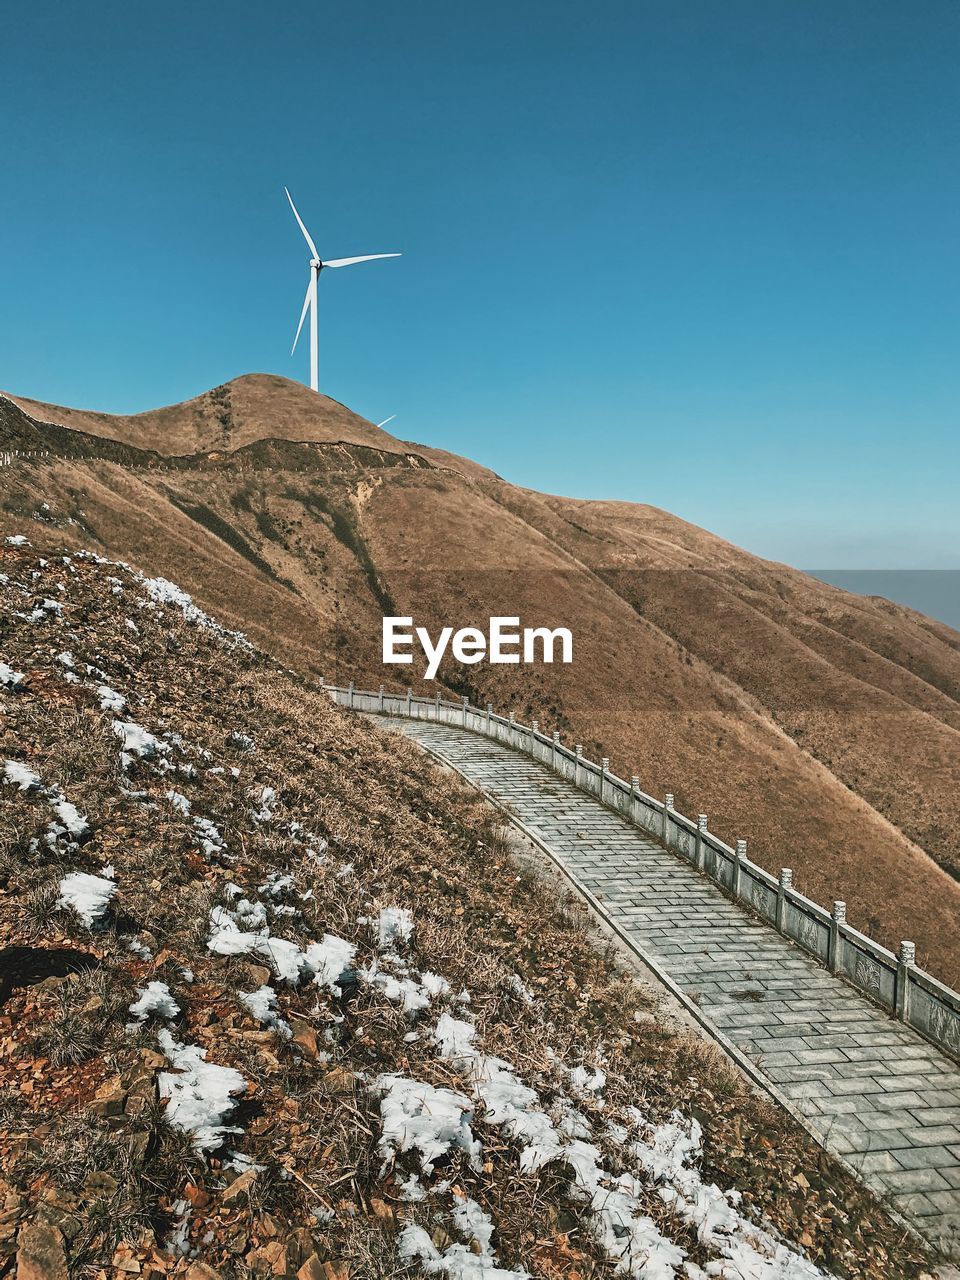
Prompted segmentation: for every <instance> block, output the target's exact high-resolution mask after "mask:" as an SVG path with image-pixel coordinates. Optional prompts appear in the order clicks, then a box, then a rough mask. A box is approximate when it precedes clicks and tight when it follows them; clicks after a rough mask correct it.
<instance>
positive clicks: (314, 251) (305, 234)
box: [283, 187, 320, 259]
mask: <svg viewBox="0 0 960 1280" xmlns="http://www.w3.org/2000/svg"><path fill="white" fill-rule="evenodd" d="M283 189H284V191H287V188H286V187H284V188H283ZM287 199H288V200H289V201H290V208H291V209H292V210H293V216H294V217H295V218H296V220H297V222H298V224H299V226H300V230H301V231H302V232H303V238H304V240H306V242H307V244H308V245H309V246H310V252H311V253H312V254H313V256H314V257H315V258H318V259H319V257H320V255H319V253H317V246H316V245H315V244H314V243H313V241H312V240H311V238H310V232H309V231H308V230H307V228H306V227H305V226H304V225H303V219H302V218H301V217H300V215H299V213H297V206H296V205H295V204H294V203H293V196H292V195H291V194H290V192H289V191H287Z"/></svg>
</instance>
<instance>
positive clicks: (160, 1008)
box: [130, 982, 180, 1022]
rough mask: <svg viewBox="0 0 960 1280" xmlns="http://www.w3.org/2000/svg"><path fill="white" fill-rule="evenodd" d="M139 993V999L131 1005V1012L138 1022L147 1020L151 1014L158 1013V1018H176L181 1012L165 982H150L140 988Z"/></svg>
mask: <svg viewBox="0 0 960 1280" xmlns="http://www.w3.org/2000/svg"><path fill="white" fill-rule="evenodd" d="M137 995H138V999H136V1000H135V1001H134V1002H133V1004H132V1005H131V1006H130V1012H131V1013H132V1014H133V1016H134V1017H135V1018H136V1019H137V1021H138V1022H146V1020H147V1019H148V1018H149V1017H150V1015H151V1014H156V1015H157V1017H158V1018H175V1017H176V1016H177V1014H178V1013H179V1012H180V1006H179V1005H178V1004H177V1002H176V1000H174V998H173V996H172V995H171V994H170V988H169V987H168V986H167V984H166V983H165V982H148V983H147V985H146V986H145V987H141V988H140V990H139V991H138V992H137Z"/></svg>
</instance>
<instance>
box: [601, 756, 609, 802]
mask: <svg viewBox="0 0 960 1280" xmlns="http://www.w3.org/2000/svg"><path fill="white" fill-rule="evenodd" d="M609 770H610V761H609V760H608V759H607V757H606V756H604V757H603V759H602V760H601V761H600V803H601V804H605V803H606V801H605V800H604V798H603V792H604V788H605V787H606V784H607V773H608V772H609Z"/></svg>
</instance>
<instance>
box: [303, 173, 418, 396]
mask: <svg viewBox="0 0 960 1280" xmlns="http://www.w3.org/2000/svg"><path fill="white" fill-rule="evenodd" d="M283 189H284V191H286V193H287V199H288V200H289V201H290V208H291V209H292V210H293V216H294V217H295V218H296V220H297V225H298V226H299V228H300V230H301V231H302V232H303V238H304V240H306V242H307V246H308V248H309V249H310V280H309V282H308V283H307V292H306V296H305V297H304V299H303V310H302V311H301V312H300V323H299V324H298V325H297V333H296V337H295V338H294V339H293V346H292V347H291V349H290V354H291V355H293V353H294V351H296V349H297V342H298V341H299V340H300V330H301V329H302V328H303V322H304V320H305V319H306V318H307V310H308V308H309V311H310V386H311V387H312V388H313V390H314V391H319V390H320V372H319V366H318V360H317V281H318V280H319V279H320V272H321V271H322V270H323V269H324V267H352V266H353V264H354V263H355V262H373V260H374V259H375V258H399V257H400V256H401V255H400V254H399V253H365V254H362V255H361V256H360V257H359V258H328V259H327V260H326V261H324V260H323V259H322V258H321V257H320V254H319V253H318V252H317V246H316V245H315V244H314V243H313V240H312V238H311V236H310V232H309V231H308V230H307V228H306V227H305V226H304V225H303V219H302V218H301V217H300V215H299V213H297V206H296V205H295V204H294V203H293V196H292V195H291V194H290V192H289V191H287V188H286V187H284V188H283Z"/></svg>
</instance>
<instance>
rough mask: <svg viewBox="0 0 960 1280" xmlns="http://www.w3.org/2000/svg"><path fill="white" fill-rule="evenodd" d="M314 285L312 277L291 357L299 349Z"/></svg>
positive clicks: (304, 300)
mask: <svg viewBox="0 0 960 1280" xmlns="http://www.w3.org/2000/svg"><path fill="white" fill-rule="evenodd" d="M312 285H313V277H311V278H310V280H309V281H308V282H307V292H306V294H305V295H304V299H303V310H302V311H301V312H300V323H299V324H298V325H297V336H296V337H295V338H294V340H293V346H292V347H291V348H290V354H291V355H293V353H294V352H295V351H296V349H297V343H298V342H299V340H300V330H301V329H302V328H303V322H304V320H306V318H307V310H308V308H309V306H310V289H311V287H312Z"/></svg>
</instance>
